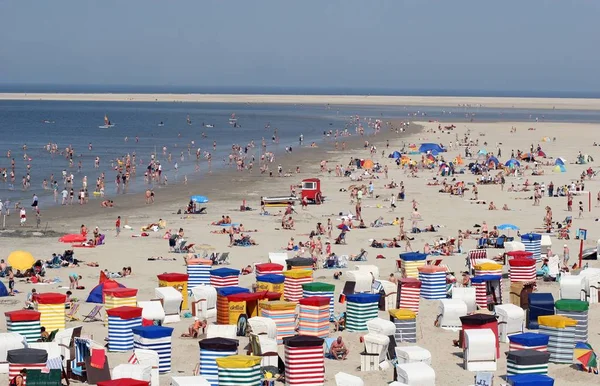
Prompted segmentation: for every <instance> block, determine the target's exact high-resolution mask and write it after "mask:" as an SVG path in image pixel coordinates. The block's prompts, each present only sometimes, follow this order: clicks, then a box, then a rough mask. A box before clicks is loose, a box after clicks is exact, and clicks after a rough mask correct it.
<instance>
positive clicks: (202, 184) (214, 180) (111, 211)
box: [0, 119, 423, 233]
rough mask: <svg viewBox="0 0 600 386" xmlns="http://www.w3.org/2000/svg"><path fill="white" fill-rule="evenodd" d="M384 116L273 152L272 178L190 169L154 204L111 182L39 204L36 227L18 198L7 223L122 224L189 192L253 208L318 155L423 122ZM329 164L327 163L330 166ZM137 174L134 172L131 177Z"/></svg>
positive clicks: (180, 206)
mask: <svg viewBox="0 0 600 386" xmlns="http://www.w3.org/2000/svg"><path fill="white" fill-rule="evenodd" d="M383 121H384V122H387V123H385V124H384V127H383V128H382V130H381V131H380V132H379V133H378V134H373V133H371V134H369V135H365V136H359V135H356V134H353V135H351V136H349V137H340V138H338V139H337V142H338V143H339V147H340V150H337V151H336V150H335V148H334V143H335V141H336V140H335V139H334V138H333V137H327V138H324V139H323V140H322V141H320V142H319V143H318V146H317V147H311V146H308V145H306V146H304V147H295V148H294V149H295V150H294V151H293V152H292V153H285V152H283V150H281V151H278V152H275V161H274V162H273V163H272V164H270V165H269V166H270V171H271V172H273V177H269V174H268V173H265V174H261V172H260V170H259V168H258V165H256V167H255V168H254V170H253V171H251V172H250V171H248V170H244V171H243V172H239V171H237V170H236V169H235V166H231V167H227V166H224V167H220V168H217V169H216V170H214V171H213V172H211V173H208V172H207V170H206V169H204V170H202V171H201V172H200V173H199V174H195V173H194V174H189V178H188V183H187V184H184V183H182V182H181V180H182V179H183V177H182V176H180V177H179V181H180V182H177V183H173V182H171V183H170V184H169V185H162V184H152V185H148V187H149V188H152V189H153V190H154V191H155V196H156V201H155V203H154V204H151V205H146V203H145V198H144V196H145V193H144V192H143V191H142V192H135V193H126V194H118V193H115V192H114V190H113V187H112V184H110V183H109V186H110V188H109V189H107V193H106V194H105V197H104V198H99V197H91V198H90V200H89V202H88V203H87V204H85V205H79V203H78V202H74V203H73V204H72V205H60V202H59V203H57V204H54V205H51V206H42V207H41V221H40V227H39V228H37V227H36V224H35V222H36V218H35V213H34V212H33V211H32V210H31V208H30V207H29V206H28V203H27V202H21V205H23V206H25V208H26V210H27V215H28V220H27V224H26V226H25V227H20V226H19V217H18V211H15V210H11V211H12V214H11V216H9V217H6V228H7V229H21V230H23V231H38V230H45V231H47V230H50V231H52V232H65V233H68V232H76V231H77V230H78V229H79V225H80V224H79V223H80V222H81V223H86V222H90V221H92V220H96V219H97V220H98V221H97V222H100V223H104V221H108V220H109V219H113V217H115V216H117V215H120V216H121V217H122V218H123V219H124V224H127V222H128V220H129V218H130V217H131V218H133V219H139V218H141V217H142V218H143V217H144V213H145V212H147V211H150V212H154V213H155V212H165V214H166V213H167V212H168V213H175V212H177V211H178V210H182V211H184V210H185V208H186V206H187V203H188V200H189V197H190V196H192V195H204V196H207V197H208V198H209V200H210V202H209V203H208V205H207V206H208V207H209V212H210V205H211V203H214V202H231V201H234V199H235V200H236V202H239V205H237V207H238V208H239V206H240V205H241V204H242V201H244V200H246V201H247V206H249V207H252V208H254V209H257V208H259V203H260V197H261V196H262V195H285V194H289V189H288V190H284V189H281V185H282V184H281V180H282V179H284V180H286V181H289V185H297V184H298V183H300V180H299V179H304V178H311V177H314V176H315V175H316V174H317V173H318V172H319V162H320V160H326V161H328V164H330V163H331V160H332V159H337V158H339V159H342V160H343V161H344V165H345V164H346V162H347V161H346V160H345V159H343V158H344V157H343V154H344V153H345V152H347V153H348V154H352V155H354V154H356V153H357V152H358V151H360V150H361V149H363V150H364V142H365V141H369V143H370V144H373V145H375V146H376V147H377V148H378V154H380V152H381V149H382V148H385V144H386V141H389V142H390V143H397V142H398V141H399V140H401V139H403V138H409V137H410V136H412V135H414V134H416V133H418V132H420V131H421V130H422V128H423V126H422V125H416V124H409V125H408V126H403V125H402V124H403V122H404V121H402V120H398V119H393V120H386V119H384V120H383ZM388 123H389V125H388ZM392 127H393V128H398V129H400V128H401V127H403V128H404V132H399V133H396V132H395V130H391V128H392ZM369 130H370V129H369ZM342 142H346V146H347V147H346V150H344V151H343V150H341V146H342ZM394 150H396V149H390V150H389V151H386V153H389V152H392V151H394ZM279 164H281V166H282V167H283V170H284V172H285V173H287V172H289V173H291V176H290V177H286V178H280V177H277V165H279ZM296 167H299V168H300V173H295V170H296ZM329 167H330V168H331V166H329ZM142 177H143V176H139V175H138V176H136V177H135V178H137V179H139V178H142ZM273 185H277V186H278V188H275V189H276V190H273V191H270V190H268V189H270V187H271V186H273ZM248 194H249V195H250V196H251V197H253V198H254V200H253V201H251V200H248V199H247V198H248V197H247V196H248ZM103 200H113V201H114V203H115V206H114V207H112V208H104V207H101V205H100V204H101V202H102V201H103ZM236 210H237V209H236ZM211 215H212V213H211ZM157 221H158V218H156V219H154V218H150V217H148V222H149V223H151V222H157ZM1 226H2V222H1V221H0V228H1Z"/></svg>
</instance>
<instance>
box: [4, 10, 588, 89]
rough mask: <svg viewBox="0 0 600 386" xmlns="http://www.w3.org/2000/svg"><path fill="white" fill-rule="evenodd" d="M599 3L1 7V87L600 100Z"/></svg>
mask: <svg viewBox="0 0 600 386" xmlns="http://www.w3.org/2000/svg"><path fill="white" fill-rule="evenodd" d="M599 17H600V2H598V1H573V2H571V1H559V0H556V1H552V0H547V1H522V0H520V1H514V0H505V1H497V2H489V1H462V0H456V1H443V0H439V1H431V0H405V1H402V0H389V1H385V0H382V1H376V0H373V1H368V0H303V1H295V2H290V1H278V0H268V1H267V0H264V1H261V0H253V1H251V0H239V1H238V0H229V1H228V0H193V1H158V0H127V1H117V0H103V1H81V0H56V1H31V0H19V1H1V2H0V84H7V83H50V84H128V85H174V86H181V85H190V86H211V87H214V86H225V87H230V86H269V87H272V86H290V87H299V86H300V87H340V88H346V87H347V88H359V87H360V88H371V87H372V88H391V89H460V90H464V89H468V90H476V89H478V90H553V91H598V90H600V76H598V75H597V71H598V69H600V50H599V49H598V48H599V43H600V23H598V19H599Z"/></svg>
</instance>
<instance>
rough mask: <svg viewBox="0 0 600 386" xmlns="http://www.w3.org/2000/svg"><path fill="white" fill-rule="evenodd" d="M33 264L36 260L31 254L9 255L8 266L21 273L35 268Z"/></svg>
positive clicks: (17, 252)
mask: <svg viewBox="0 0 600 386" xmlns="http://www.w3.org/2000/svg"><path fill="white" fill-rule="evenodd" d="M33 263H35V258H34V257H33V255H32V254H31V253H29V252H25V251H14V252H11V254H10V255H8V265H9V266H11V267H12V268H13V269H18V270H19V271H24V270H26V269H29V268H31V267H33Z"/></svg>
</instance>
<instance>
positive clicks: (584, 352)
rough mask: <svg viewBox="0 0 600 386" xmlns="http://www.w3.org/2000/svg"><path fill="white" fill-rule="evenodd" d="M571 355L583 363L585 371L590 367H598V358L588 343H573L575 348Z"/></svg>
mask: <svg viewBox="0 0 600 386" xmlns="http://www.w3.org/2000/svg"><path fill="white" fill-rule="evenodd" d="M573 357H574V358H575V359H577V361H578V362H579V363H581V364H582V365H583V369H584V370H585V371H588V369H590V368H593V369H595V368H597V367H598V358H597V356H596V353H595V352H594V349H593V348H592V346H591V345H590V344H589V343H586V342H577V343H576V344H575V350H574V351H573Z"/></svg>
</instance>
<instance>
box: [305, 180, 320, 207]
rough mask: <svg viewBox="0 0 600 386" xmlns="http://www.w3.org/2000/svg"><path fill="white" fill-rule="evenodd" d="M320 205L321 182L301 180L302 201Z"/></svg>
mask: <svg viewBox="0 0 600 386" xmlns="http://www.w3.org/2000/svg"><path fill="white" fill-rule="evenodd" d="M305 198H306V200H307V201H308V202H312V203H314V204H317V205H320V204H322V203H323V193H322V192H321V180H320V179H318V178H307V179H304V180H302V200H304V199H305Z"/></svg>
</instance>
